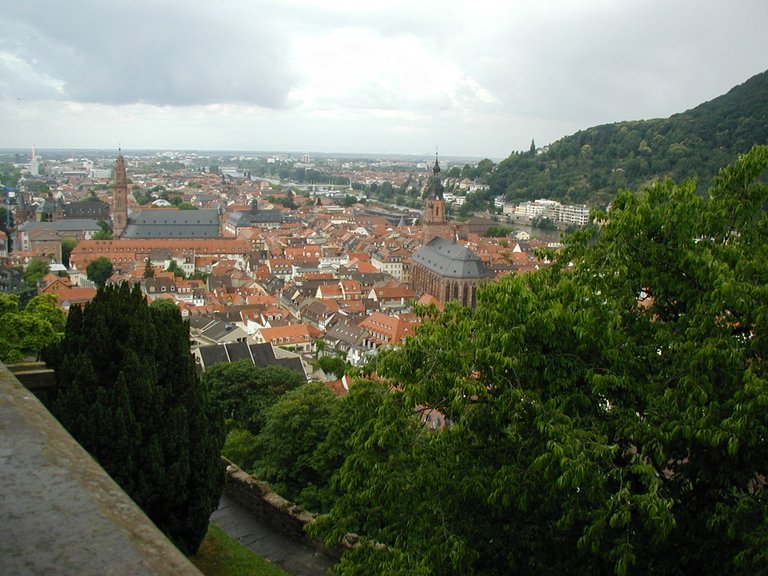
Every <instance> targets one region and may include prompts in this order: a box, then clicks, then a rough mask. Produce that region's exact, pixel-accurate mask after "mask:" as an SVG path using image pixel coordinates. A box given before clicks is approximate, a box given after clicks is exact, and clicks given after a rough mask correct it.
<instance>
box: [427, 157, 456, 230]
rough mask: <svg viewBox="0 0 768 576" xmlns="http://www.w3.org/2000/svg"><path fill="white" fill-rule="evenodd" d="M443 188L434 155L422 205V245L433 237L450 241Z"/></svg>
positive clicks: (438, 164) (438, 166)
mask: <svg viewBox="0 0 768 576" xmlns="http://www.w3.org/2000/svg"><path fill="white" fill-rule="evenodd" d="M444 190H445V187H444V186H443V183H442V181H441V179H440V163H439V162H438V159H437V155H435V165H434V166H433V167H432V176H431V177H430V179H429V182H428V183H427V190H426V194H425V196H426V201H425V203H424V226H423V228H424V244H427V243H428V242H429V241H430V240H432V238H434V237H435V236H440V237H442V238H445V239H447V240H450V239H451V236H452V234H451V229H450V227H449V226H448V223H447V220H446V214H445V199H444V198H443V191H444Z"/></svg>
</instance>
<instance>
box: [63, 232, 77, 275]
mask: <svg viewBox="0 0 768 576" xmlns="http://www.w3.org/2000/svg"><path fill="white" fill-rule="evenodd" d="M75 246H77V238H72V237H71V236H68V237H67V238H64V239H63V240H62V241H61V263H62V264H64V266H66V267H67V268H69V257H70V255H71V254H72V250H74V249H75Z"/></svg>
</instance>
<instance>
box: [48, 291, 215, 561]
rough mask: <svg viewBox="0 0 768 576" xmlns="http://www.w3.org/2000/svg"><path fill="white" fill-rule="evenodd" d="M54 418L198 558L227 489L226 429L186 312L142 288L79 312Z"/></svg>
mask: <svg viewBox="0 0 768 576" xmlns="http://www.w3.org/2000/svg"><path fill="white" fill-rule="evenodd" d="M46 361H47V362H48V364H49V366H51V367H53V368H55V370H56V381H57V385H58V387H57V391H56V394H55V395H54V396H53V397H52V398H50V399H49V401H48V405H49V408H50V409H51V412H52V413H53V414H54V415H55V416H56V417H57V418H58V420H59V421H60V422H61V423H62V424H63V425H64V426H65V428H67V430H68V431H69V432H70V433H71V434H72V435H73V436H74V437H75V439H76V440H77V441H78V442H79V443H80V444H81V445H82V446H83V447H84V448H85V449H86V450H88V451H89V452H90V453H91V454H92V455H93V456H94V458H95V459H96V460H97V461H98V462H99V463H100V464H101V465H102V466H103V467H104V469H105V470H106V471H107V472H108V473H109V474H110V475H111V476H112V477H113V478H114V479H115V480H116V481H117V482H118V484H120V486H121V487H122V488H123V489H124V490H125V491H126V493H127V494H128V495H129V496H130V497H131V498H133V500H134V501H135V502H136V503H137V504H138V505H139V506H140V507H141V508H142V509H143V510H144V512H145V513H146V514H147V515H148V516H149V517H150V519H151V520H152V521H153V522H154V523H155V524H156V525H157V526H158V527H159V528H160V529H161V530H163V532H165V533H166V534H167V535H168V536H169V537H170V538H171V540H173V542H174V543H175V544H176V546H178V547H179V549H180V550H182V551H183V552H185V553H187V554H192V553H194V552H195V551H196V550H197V548H198V546H199V545H200V542H201V541H202V539H203V537H204V535H205V532H206V529H207V525H208V518H209V516H210V514H211V512H212V511H213V510H215V509H216V506H217V505H218V499H219V496H220V494H221V490H222V487H223V482H224V470H223V468H222V466H221V462H220V453H221V447H222V444H223V440H224V428H223V422H222V419H221V416H220V414H219V413H218V412H217V411H216V410H215V409H214V408H213V406H212V405H211V403H210V401H209V398H208V391H207V390H206V388H205V386H204V385H202V383H201V382H200V380H199V378H198V377H197V373H196V371H195V362H194V359H193V357H192V355H191V353H190V344H189V327H188V325H187V324H186V323H185V322H183V321H182V319H181V315H180V314H179V312H178V310H174V309H169V308H168V307H165V306H157V307H150V306H148V305H147V303H146V300H145V299H144V296H143V295H142V293H141V290H140V288H139V286H138V285H136V286H135V287H134V288H133V289H131V288H130V287H129V286H128V285H127V284H120V285H116V286H107V287H105V288H102V289H100V290H99V291H98V293H97V294H96V297H95V298H94V299H93V300H92V301H91V302H90V303H89V304H86V305H85V307H84V308H82V309H81V308H79V307H75V308H72V309H71V310H70V312H69V316H68V319H67V325H66V332H65V335H64V338H63V340H62V342H61V344H60V345H59V346H57V347H55V348H52V349H49V350H47V352H46Z"/></svg>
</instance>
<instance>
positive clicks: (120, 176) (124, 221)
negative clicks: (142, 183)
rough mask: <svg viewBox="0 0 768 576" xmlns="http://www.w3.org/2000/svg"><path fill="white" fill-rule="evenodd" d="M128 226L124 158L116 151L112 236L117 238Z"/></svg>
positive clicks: (126, 180) (126, 182)
mask: <svg viewBox="0 0 768 576" xmlns="http://www.w3.org/2000/svg"><path fill="white" fill-rule="evenodd" d="M127 225H128V178H127V177H126V175H125V158H123V155H122V154H121V153H120V152H119V151H118V153H117V160H116V161H115V184H114V189H113V192H112V234H113V236H114V237H115V238H119V237H120V235H121V234H122V233H123V231H124V230H125V227H126V226H127Z"/></svg>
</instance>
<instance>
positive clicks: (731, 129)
mask: <svg viewBox="0 0 768 576" xmlns="http://www.w3.org/2000/svg"><path fill="white" fill-rule="evenodd" d="M765 143H768V72H763V73H761V74H758V75H757V76H754V77H752V78H751V79H749V80H748V81H747V82H745V83H744V84H741V85H739V86H736V87H735V88H733V89H731V90H730V91H729V92H728V93H727V94H725V95H723V96H720V97H718V98H715V99H714V100H711V101H709V102H705V103H704V104H701V105H699V106H697V107H696V108H693V109H691V110H688V111H686V112H683V113H680V114H675V115H673V116H671V117H669V118H660V119H655V120H639V121H631V122H618V123H615V124H605V125H602V126H595V127H593V128H587V129H586V130H581V131H579V132H577V133H576V134H573V135H571V136H567V137H565V138H562V139H560V140H558V141H557V142H554V143H553V144H551V145H550V146H549V147H548V148H546V149H544V150H539V151H538V153H534V152H533V151H527V152H522V153H515V154H512V155H511V156H510V157H509V158H507V159H506V160H504V161H502V162H501V163H500V164H499V166H498V168H497V169H496V171H495V172H494V174H493V176H492V180H491V190H490V191H489V193H488V196H489V198H490V197H493V196H500V195H504V196H506V198H507V200H508V201H512V202H519V201H523V200H530V199H535V198H552V199H556V200H562V201H565V202H568V203H578V204H582V203H588V204H606V203H607V202H609V201H610V200H611V199H612V198H613V197H614V195H615V194H616V191H617V190H619V189H621V188H631V189H636V188H640V187H642V186H643V185H644V184H647V183H649V182H651V181H653V180H658V179H663V178H665V177H670V178H672V179H673V180H675V181H681V180H682V179H684V178H689V177H694V178H697V179H698V182H699V189H700V190H705V189H706V188H707V187H708V186H709V184H710V182H711V179H712V177H713V176H714V175H715V174H717V172H718V170H720V168H722V167H723V166H725V165H727V164H729V163H730V162H733V161H734V160H735V159H736V157H737V155H738V154H741V153H744V152H747V151H748V150H749V149H750V148H751V147H752V146H753V145H754V144H765Z"/></svg>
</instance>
